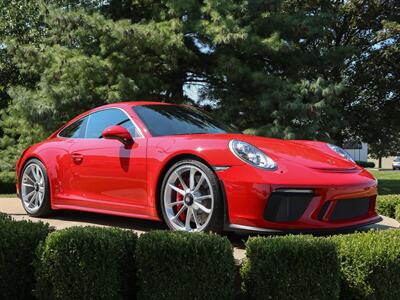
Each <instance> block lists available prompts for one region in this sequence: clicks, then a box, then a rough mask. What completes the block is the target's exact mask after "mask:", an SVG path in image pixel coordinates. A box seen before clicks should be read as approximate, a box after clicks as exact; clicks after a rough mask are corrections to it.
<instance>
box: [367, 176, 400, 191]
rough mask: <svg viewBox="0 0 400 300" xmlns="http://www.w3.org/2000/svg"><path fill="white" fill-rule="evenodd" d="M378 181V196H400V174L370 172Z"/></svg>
mask: <svg viewBox="0 0 400 300" xmlns="http://www.w3.org/2000/svg"><path fill="white" fill-rule="evenodd" d="M368 171H369V172H371V174H372V175H374V176H375V178H376V179H378V189H379V190H378V194H379V195H388V194H400V172H398V171H397V172H396V171H377V170H368Z"/></svg>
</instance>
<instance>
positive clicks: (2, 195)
mask: <svg viewBox="0 0 400 300" xmlns="http://www.w3.org/2000/svg"><path fill="white" fill-rule="evenodd" d="M16 197H17V195H16V194H0V198H16Z"/></svg>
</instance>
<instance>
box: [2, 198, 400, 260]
mask: <svg viewBox="0 0 400 300" xmlns="http://www.w3.org/2000/svg"><path fill="white" fill-rule="evenodd" d="M0 212H4V213H7V214H9V215H11V216H12V217H13V218H14V219H16V220H32V221H36V222H37V221H43V222H47V223H49V224H50V225H51V226H53V227H55V228H56V229H63V228H68V227H72V226H88V225H91V226H102V227H119V228H124V229H131V230H133V231H134V232H136V233H137V234H139V235H140V234H142V233H143V232H146V231H150V230H154V229H166V228H167V227H166V226H165V225H164V224H163V223H161V222H155V221H147V220H139V219H133V218H126V217H118V216H110V215H102V214H94V213H86V212H79V211H59V212H57V213H55V214H54V215H53V216H51V217H49V218H31V217H29V216H28V215H27V214H26V212H25V210H24V209H23V208H22V205H21V202H20V200H19V199H18V198H0ZM371 228H376V229H381V230H385V229H389V228H400V224H399V223H398V222H397V221H396V220H393V219H390V218H386V217H383V221H381V222H380V223H377V224H374V225H369V226H364V227H362V228H360V229H359V230H369V229H371ZM226 235H227V236H228V238H229V240H230V241H231V242H232V244H233V245H234V247H235V250H234V254H235V258H236V259H242V258H243V257H244V255H245V251H244V243H243V241H245V240H247V238H248V237H249V235H247V234H235V233H227V234H226Z"/></svg>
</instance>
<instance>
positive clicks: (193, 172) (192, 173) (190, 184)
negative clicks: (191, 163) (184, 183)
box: [189, 168, 196, 191]
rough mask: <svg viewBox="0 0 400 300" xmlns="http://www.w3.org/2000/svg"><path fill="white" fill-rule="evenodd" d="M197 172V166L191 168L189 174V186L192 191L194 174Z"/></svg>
mask: <svg viewBox="0 0 400 300" xmlns="http://www.w3.org/2000/svg"><path fill="white" fill-rule="evenodd" d="M195 174H196V169H195V168H190V174H189V188H190V190H191V191H193V189H194V175H195Z"/></svg>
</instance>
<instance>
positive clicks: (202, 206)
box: [194, 202, 211, 214]
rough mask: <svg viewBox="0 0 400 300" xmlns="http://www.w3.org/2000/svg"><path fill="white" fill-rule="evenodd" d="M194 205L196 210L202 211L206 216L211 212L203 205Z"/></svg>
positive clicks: (197, 203)
mask: <svg viewBox="0 0 400 300" xmlns="http://www.w3.org/2000/svg"><path fill="white" fill-rule="evenodd" d="M194 205H195V206H196V207H198V208H200V209H201V210H202V211H204V212H205V213H206V214H209V213H210V212H211V209H209V208H207V207H205V206H204V205H203V204H200V203H199V202H195V203H194Z"/></svg>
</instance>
